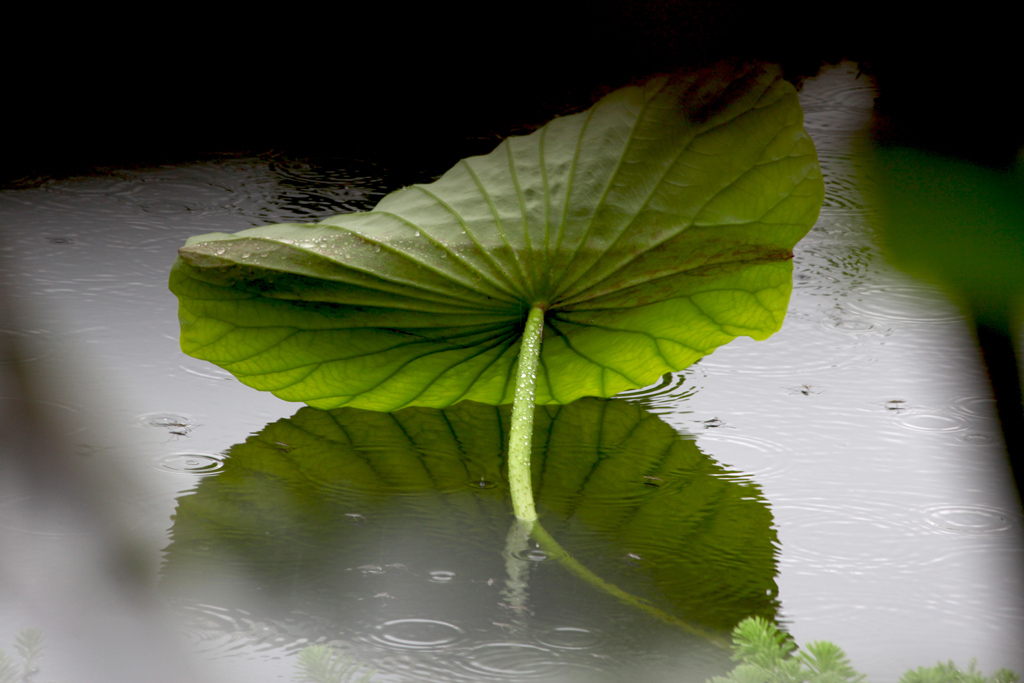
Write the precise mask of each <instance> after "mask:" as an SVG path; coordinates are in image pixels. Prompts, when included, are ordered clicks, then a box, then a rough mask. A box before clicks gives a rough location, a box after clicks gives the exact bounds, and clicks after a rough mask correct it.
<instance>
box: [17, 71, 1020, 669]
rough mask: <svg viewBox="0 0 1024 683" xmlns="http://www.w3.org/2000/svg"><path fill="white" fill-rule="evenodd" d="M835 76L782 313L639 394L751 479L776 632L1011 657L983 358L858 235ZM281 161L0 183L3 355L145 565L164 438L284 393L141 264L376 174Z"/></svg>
mask: <svg viewBox="0 0 1024 683" xmlns="http://www.w3.org/2000/svg"><path fill="white" fill-rule="evenodd" d="M855 73H856V70H855V67H850V66H848V65H843V66H840V67H839V68H837V69H835V70H833V71H831V72H828V73H826V74H825V75H823V76H821V77H820V78H819V79H815V80H812V81H810V82H808V83H807V84H806V86H805V88H804V91H803V93H802V100H803V102H804V106H805V109H806V113H807V128H808V130H809V132H810V133H811V135H812V136H813V137H814V138H815V142H816V144H817V146H818V150H819V154H820V156H821V160H822V168H823V171H824V173H825V176H826V186H827V192H828V199H827V201H826V206H825V208H824V210H823V212H822V217H821V219H820V220H819V222H818V225H817V226H816V227H815V229H814V231H812V233H811V235H810V236H809V237H808V238H807V239H806V240H805V241H804V242H802V243H801V245H800V246H799V247H798V249H797V255H796V269H797V280H796V289H795V291H794V296H793V301H792V305H791V309H790V312H789V315H788V318H787V322H786V325H785V326H784V328H783V330H782V331H781V332H780V333H779V334H778V335H776V336H775V337H773V338H772V339H771V340H769V341H767V342H763V343H754V342H750V341H749V340H743V339H741V340H737V341H736V342H734V343H733V344H731V345H729V346H728V347H725V348H723V349H720V350H719V351H718V352H716V353H715V354H714V355H713V356H711V357H709V358H707V359H705V360H703V361H701V362H700V363H699V364H698V365H696V366H694V367H692V368H690V369H688V370H686V371H684V372H683V373H682V374H683V384H684V386H687V385H689V386H691V387H693V388H695V389H696V392H695V393H694V394H693V395H692V396H690V397H689V398H686V399H684V400H673V401H667V402H664V403H659V401H658V399H657V397H655V398H654V399H652V400H651V403H652V404H653V405H654V407H655V410H656V412H658V413H659V414H661V415H662V417H663V419H665V420H666V421H667V422H669V423H670V424H672V425H673V426H675V427H676V428H677V429H679V430H680V431H683V432H686V433H691V434H695V435H697V437H698V443H699V445H700V446H701V448H702V449H703V450H704V451H705V452H706V453H708V454H709V455H710V456H711V457H713V458H715V459H716V460H718V461H719V462H721V463H723V464H725V465H727V466H730V467H733V468H736V469H738V470H741V471H744V472H749V473H752V474H753V476H754V478H755V480H756V481H758V483H760V484H761V486H762V487H763V490H764V493H765V495H766V497H767V499H768V501H769V503H770V505H771V509H772V512H773V514H774V516H775V522H776V525H777V528H778V530H779V538H780V541H781V555H780V576H779V579H778V580H779V586H780V599H781V601H782V618H783V620H784V623H785V624H786V625H787V626H788V628H789V630H790V631H791V632H792V633H793V635H794V636H795V637H796V639H797V641H798V642H801V643H805V642H808V641H811V640H815V639H829V640H833V641H835V642H837V643H838V644H840V645H841V646H842V647H844V648H845V649H846V650H847V653H848V654H849V655H850V657H851V659H852V660H853V662H854V665H855V666H857V667H858V668H860V669H861V670H863V671H865V672H866V673H868V674H869V678H870V679H872V680H875V681H885V680H895V679H896V678H897V677H898V675H899V674H900V673H902V672H903V671H904V670H906V669H907V668H911V667H917V666H921V665H930V664H933V663H934V662H935V661H937V660H943V661H944V660H948V659H955V660H956V661H957V662H959V663H961V664H964V665H966V663H967V661H968V660H969V659H970V658H971V657H974V656H976V657H978V659H979V664H980V666H981V667H982V668H983V669H984V670H985V671H986V672H990V671H992V670H993V669H995V668H998V667H1000V666H1008V667H1012V668H1015V669H1017V670H1018V671H1022V672H1024V654H1021V652H1020V647H1019V643H1020V642H1024V604H1022V602H1024V585H1022V578H1021V577H1022V575H1024V572H1022V571H1021V569H1022V567H1021V547H1022V546H1021V535H1022V524H1021V520H1020V516H1019V512H1018V510H1016V509H1015V508H1014V504H1015V503H1014V501H1013V498H1012V491H1010V490H1009V488H1008V487H1007V485H1006V477H1007V476H1008V470H1007V469H1006V466H1005V465H1004V463H1003V461H1002V455H1001V453H1000V452H999V446H998V434H997V431H996V424H995V421H994V418H993V417H992V416H991V414H990V413H989V410H990V402H989V399H988V396H987V391H988V390H987V387H986V385H985V383H984V374H983V369H982V367H981V365H980V362H979V360H978V355H977V351H976V350H975V348H974V346H973V344H972V340H971V337H970V334H969V332H968V329H967V327H966V325H965V324H964V322H963V320H962V319H961V318H960V316H959V314H958V312H957V310H956V309H955V307H953V306H952V305H951V304H949V303H948V302H946V301H945V300H944V299H943V298H942V297H941V295H937V294H936V293H935V292H934V291H933V290H931V289H930V288H928V287H926V286H924V285H919V284H917V283H915V282H913V281H911V280H908V279H907V278H904V277H903V276H901V275H899V274H897V273H895V272H894V271H893V269H892V268H891V267H890V266H888V265H887V264H885V262H884V261H883V259H882V257H881V256H880V253H879V251H878V249H877V248H876V247H875V246H874V245H873V243H872V241H871V238H870V236H869V234H868V230H867V226H866V217H867V209H866V208H865V207H864V204H863V200H862V199H861V198H860V197H859V194H858V192H857V190H856V178H855V169H854V164H855V161H856V157H855V156H854V150H853V144H854V142H855V140H856V138H857V135H858V134H859V131H860V130H862V129H863V126H864V125H865V124H866V122H867V119H868V117H869V116H870V108H871V105H872V93H871V90H870V86H869V84H867V83H865V81H864V79H863V78H862V79H860V80H855V79H854V75H855ZM357 175H359V174H357ZM281 179H282V175H281V173H280V168H279V167H278V166H275V165H274V164H273V163H269V162H268V161H267V160H253V159H249V160H245V159H238V160H229V161H224V162H219V163H208V164H200V165H195V166H180V167H168V168H158V169H151V170H143V171H114V172H111V173H110V174H108V175H105V176H101V177H94V178H86V179H78V180H69V181H60V182H51V183H47V184H45V185H43V186H42V187H40V188H36V189H29V190H20V191H6V192H2V193H0V230H2V244H0V247H2V248H3V249H4V250H5V251H4V262H5V263H11V264H13V265H15V266H16V267H17V271H18V272H17V274H15V273H14V271H13V270H12V269H9V268H7V267H6V266H5V267H4V268H3V270H2V271H0V278H3V279H4V281H5V282H6V283H7V285H8V287H9V288H10V289H12V290H13V293H14V299H15V304H17V306H18V307H19V308H20V310H21V312H22V313H23V315H24V318H25V320H26V321H27V322H25V324H24V325H20V326H18V327H17V328H16V329H13V330H12V329H11V328H10V327H8V324H7V323H5V322H3V321H0V329H3V330H4V331H6V332H12V333H15V334H17V335H18V336H19V338H21V339H24V340H26V343H27V344H28V348H30V349H31V354H30V356H31V357H30V359H29V360H28V361H26V365H27V366H30V367H32V368H33V369H36V370H38V371H40V372H43V373H45V375H46V383H45V384H46V387H47V389H48V390H49V395H48V396H47V398H46V400H48V401H51V402H52V403H54V404H55V405H56V406H57V407H55V409H54V411H53V418H54V419H55V420H56V421H57V424H58V425H67V426H69V431H70V432H71V433H70V434H69V438H68V440H69V443H70V444H71V448H72V449H74V450H76V452H78V453H79V454H80V455H82V456H83V457H82V461H84V463H85V464H86V465H87V467H90V468H93V469H95V470H99V471H102V472H104V473H105V474H107V475H110V476H112V477H113V478H115V479H124V478H128V479H130V480H131V481H132V482H133V484H134V487H133V488H131V489H130V490H129V492H124V493H123V494H121V495H119V496H118V499H117V505H116V506H114V507H115V508H116V511H117V512H119V513H121V515H122V517H123V518H124V519H125V520H127V522H128V524H127V526H128V527H129V528H130V529H131V530H132V531H133V533H134V534H135V536H136V537H137V539H138V540H139V543H140V547H141V556H142V558H143V560H142V561H143V563H144V564H146V566H147V567H148V568H149V569H151V570H152V571H154V572H155V570H156V568H157V566H158V564H159V560H160V554H159V551H160V549H161V548H162V547H163V546H164V545H166V542H167V536H166V532H167V528H168V526H169V524H170V521H169V520H170V515H171V514H172V512H173V509H174V506H175V501H176V496H177V495H178V494H179V493H180V492H182V491H185V490H188V489H190V488H192V486H194V482H195V480H196V475H193V474H188V473H187V472H184V473H183V472H182V471H181V470H182V468H185V469H187V468H188V467H190V466H196V465H189V464H188V463H189V462H190V461H189V458H190V457H192V458H193V460H196V461H199V460H203V459H204V458H206V459H207V461H215V460H216V459H217V458H219V457H220V454H221V453H222V452H223V451H224V450H226V449H227V448H229V447H230V446H232V445H233V444H236V443H238V442H240V441H242V440H244V438H245V437H246V436H247V435H249V434H250V433H253V432H256V431H258V430H260V429H262V428H263V427H264V426H265V425H266V424H267V423H269V422H272V421H274V420H276V419H279V418H282V417H286V416H290V415H292V414H293V413H294V412H295V410H296V409H297V407H298V406H296V405H294V404H290V403H285V402H283V401H280V400H278V399H276V398H274V397H273V396H271V395H270V394H264V393H260V392H256V391H253V390H251V389H249V388H247V387H245V386H243V385H241V384H240V383H238V382H237V381H235V380H233V379H231V378H230V377H228V376H226V375H225V374H224V373H223V372H222V371H220V370H219V369H217V368H215V367H214V366H212V365H209V364H207V363H204V362H201V361H197V360H194V359H191V358H188V357H186V356H184V355H182V354H181V352H180V350H179V348H178V341H177V338H178V323H177V316H176V300H175V298H174V297H173V295H171V294H170V292H168V291H167V287H166V277H167V271H168V269H169V267H170V264H171V263H172V262H173V260H174V256H175V251H176V249H177V248H178V247H179V246H180V245H181V244H182V243H183V242H184V241H185V239H186V238H187V237H188V236H190V235H193V234H196V233H201V232H209V231H212V230H218V231H224V232H234V231H237V230H241V229H244V228H247V227H251V226H253V225H260V224H263V223H266V222H272V221H285V220H312V219H314V218H316V217H317V216H316V215H311V214H315V213H316V212H317V211H321V210H322V211H323V213H322V214H321V215H329V214H330V213H332V212H334V211H340V210H344V209H345V208H347V207H349V206H353V207H356V208H359V207H360V206H361V205H359V204H358V202H360V201H363V200H365V199H366V198H368V197H370V198H372V197H375V196H377V195H379V193H380V191H381V188H382V184H381V183H380V182H379V181H377V180H374V179H372V178H360V179H357V180H355V181H354V182H353V186H350V187H339V186H337V185H325V186H323V187H317V188H316V193H315V195H314V197H313V201H309V199H308V196H307V195H303V193H302V192H301V191H299V190H297V189H295V187H293V186H292V185H285V184H282V180H281ZM289 198H291V199H289ZM369 203H370V204H372V201H371V202H369ZM332 207H333V208H332ZM61 416H64V417H61ZM72 426H73V427H72ZM57 428H58V429H59V428H60V426H58V427H57ZM190 454H191V456H190ZM213 466H214V467H215V465H213ZM7 505H8V507H10V503H9V502H8V503H7ZM12 519H15V518H14V517H13V516H11V515H10V514H8V515H6V516H5V517H4V520H5V522H7V523H6V525H5V527H4V528H5V532H4V535H3V536H0V540H2V541H3V542H4V544H5V547H4V549H3V550H2V552H3V555H4V556H5V558H10V557H11V556H12V554H13V553H15V552H16V549H17V548H19V547H21V546H20V544H27V543H29V541H32V542H38V541H39V538H40V537H44V538H49V539H50V540H49V541H44V545H46V548H47V550H46V552H44V553H42V555H41V556H45V557H52V556H50V555H47V553H50V552H54V553H58V552H59V550H60V547H61V543H60V542H59V541H53V538H52V537H53V534H51V535H50V536H47V535H46V533H40V532H41V531H43V532H45V530H40V529H33V528H31V527H25V525H24V524H22V523H21V522H18V523H14V522H11V521H10V520H12ZM58 536H59V534H58ZM9 561H10V560H9V559H8V560H5V562H9ZM55 580H56V579H55ZM0 595H2V594H0ZM0 609H2V612H3V614H4V616H3V617H2V618H0V648H5V649H10V648H9V646H10V643H11V642H12V637H13V634H14V633H16V631H17V629H18V628H21V627H23V626H26V625H30V624H28V623H25V622H23V621H22V617H24V618H29V617H30V616H31V611H32V609H33V607H32V606H31V605H26V604H24V601H23V600H19V599H17V598H16V597H12V596H11V595H10V594H9V593H8V594H6V595H4V596H3V598H2V602H0ZM54 637H55V638H57V637H58V634H54ZM56 650H57V647H56V646H54V647H53V648H51V652H50V653H49V654H48V655H47V657H48V658H52V659H53V660H55V663H54V666H55V667H56V666H59V665H60V662H59V655H58V653H57V652H56ZM278 654H279V653H278ZM273 659H275V656H269V660H273ZM243 660H244V661H243ZM269 660H268V659H261V658H260V656H258V655H256V654H251V655H250V656H248V657H236V658H234V659H231V658H226V659H223V660H222V661H220V662H219V663H218V664H217V667H218V672H217V674H216V679H217V680H229V674H228V670H229V669H230V670H231V671H233V672H234V674H230V675H237V676H239V678H238V680H246V676H251V675H252V674H253V672H257V671H259V672H263V674H266V673H268V672H269V671H271V670H273V671H276V672H278V673H279V674H280V675H281V676H283V677H284V678H285V679H287V678H288V677H289V672H290V671H291V668H290V666H291V665H290V662H289V661H287V660H281V661H276V663H274V662H269ZM44 661H49V660H44ZM232 667H234V668H232ZM267 667H269V668H267ZM260 675H262V674H260ZM45 677H46V678H65V679H67V680H69V681H73V680H82V679H81V678H76V676H75V675H74V672H73V670H70V669H69V670H66V671H65V670H59V671H58V670H54V671H53V673H52V674H51V673H46V674H45ZM248 680H256V679H254V678H249V679H248Z"/></svg>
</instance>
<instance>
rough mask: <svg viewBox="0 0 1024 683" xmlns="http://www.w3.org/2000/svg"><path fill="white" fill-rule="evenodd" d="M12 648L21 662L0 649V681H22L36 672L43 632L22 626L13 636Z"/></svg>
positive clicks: (13, 682) (40, 653)
mask: <svg viewBox="0 0 1024 683" xmlns="http://www.w3.org/2000/svg"><path fill="white" fill-rule="evenodd" d="M14 650H15V652H17V653H18V656H19V657H21V664H20V666H19V664H18V663H16V662H15V661H14V659H13V658H12V657H11V656H10V655H8V654H7V653H6V652H4V651H3V650H0V683H24V682H25V681H28V680H29V678H30V677H31V676H32V675H33V674H34V673H36V671H37V670H38V668H39V660H40V658H41V657H42V654H43V632H42V631H40V630H39V629H37V628H23V629H22V630H20V631H19V632H18V635H17V636H15V638H14Z"/></svg>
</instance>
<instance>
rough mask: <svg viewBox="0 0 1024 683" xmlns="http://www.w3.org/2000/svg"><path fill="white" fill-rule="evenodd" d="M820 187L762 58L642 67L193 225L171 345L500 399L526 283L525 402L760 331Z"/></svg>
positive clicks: (806, 141)
mask: <svg viewBox="0 0 1024 683" xmlns="http://www.w3.org/2000/svg"><path fill="white" fill-rule="evenodd" d="M823 193H824V190H823V183H822V179H821V173H820V169H819V167H818V162H817V157H816V154H815V151H814V146H813V144H812V143H811V140H810V138H809V137H808V135H807V134H806V132H805V131H804V130H803V112H802V110H801V108H800V105H799V102H798V101H797V96H796V92H795V90H794V89H793V87H792V86H791V85H790V84H789V83H787V82H785V81H783V80H781V78H780V76H779V73H778V71H777V70H776V69H774V68H768V67H756V68H755V67H744V68H742V69H734V68H731V67H716V68H714V69H707V70H703V71H699V72H696V73H690V74H686V75H675V76H672V77H660V78H655V79H653V80H651V81H649V82H648V83H646V84H644V85H642V86H633V87H628V88H624V89H621V90H618V91H615V92H613V93H611V94H610V95H608V96H606V97H605V98H604V99H602V100H601V101H600V102H598V103H597V104H596V105H595V106H594V107H593V108H591V109H590V110H588V111H586V112H584V113H580V114H575V115H572V116H566V117H563V118H558V119H555V120H554V121H552V122H550V123H548V124H547V125H546V126H544V127H543V128H541V129H540V130H538V131H536V132H534V133H532V134H531V135H528V136H525V137H513V138H509V139H507V140H505V141H504V142H503V143H502V144H501V145H499V146H498V148H497V149H496V150H495V151H494V152H492V153H491V154H489V155H487V156H482V157H473V158H469V159H464V160H462V161H461V162H459V163H458V164H457V165H456V166H455V167H454V168H453V169H451V170H450V171H449V172H448V173H446V174H445V175H444V176H443V177H442V178H441V179H440V180H438V181H437V182H434V183H431V184H428V185H414V186H411V187H407V188H404V189H402V190H399V191H397V192H395V193H392V194H390V195H388V196H387V197H385V198H384V199H383V200H381V202H380V203H379V204H378V206H377V207H376V208H375V209H374V210H373V211H369V212H366V213H358V214H345V215H341V216H335V217H333V218H330V219H328V220H325V221H323V222H322V223H319V224H316V225H295V224H285V225H273V226H267V227H261V228H254V229H250V230H244V231H242V232H240V233H237V234H235V235H228V234H224V233H214V234H209V235H202V236H200V237H195V238H192V239H190V240H189V241H188V243H187V245H186V246H185V247H184V248H182V249H181V250H180V252H179V254H180V258H179V260H178V262H177V263H176V264H175V267H174V269H173V270H172V273H171V289H172V290H173V291H174V293H175V294H176V295H177V296H178V297H179V299H180V303H181V305H180V317H181V323H182V348H183V349H184V351H185V352H186V353H188V354H190V355H193V356H196V357H198V358H202V359H206V360H209V361H212V362H214V363H216V364H218V365H220V366H221V367H223V368H225V369H227V370H228V371H230V372H232V373H233V374H235V375H236V376H237V377H238V378H239V379H240V380H241V381H243V382H245V383H246V384H248V385H250V386H253V387H256V388H258V389H263V390H268V391H272V392H274V394H276V395H277V396H279V397H281V398H284V399H287V400H293V401H305V402H306V403H309V404H310V405H312V406H315V407H319V408H334V407H339V406H343V405H347V406H353V407H361V408H370V409H374V410H396V409H398V408H401V407H404V406H411V405H420V406H432V407H443V406H447V405H451V404H453V403H455V402H458V401H461V400H463V399H473V400H477V401H482V402H486V403H492V404H501V403H509V402H511V401H512V394H513V381H512V379H511V378H512V377H513V371H514V368H515V363H516V357H517V352H518V345H519V339H520V335H521V332H522V329H523V323H524V319H525V317H526V313H527V311H528V309H529V308H530V307H531V306H534V305H538V304H539V305H541V306H542V307H543V308H545V309H546V311H547V313H546V316H545V330H544V337H545V340H544V344H543V348H542V351H541V358H540V371H539V372H538V376H537V390H536V391H537V393H536V402H537V403H538V404H547V403H567V402H570V401H573V400H575V399H577V398H579V397H581V396H610V395H612V394H615V393H617V392H620V391H623V390H626V389H630V388H634V387H638V386H643V385H646V384H649V383H650V382H651V381H653V380H654V379H656V378H657V377H659V376H661V375H662V374H664V373H665V372H668V371H673V370H678V369H681V368H683V367H685V366H687V365H689V364H690V363H692V362H694V361H695V360H697V359H698V358H700V357H701V356H703V355H706V354H708V353H710V352H711V351H713V350H714V349H715V348H717V347H718V346H721V345H722V344H725V343H727V342H729V341H731V340H732V339H733V338H735V337H736V336H738V335H748V336H750V337H753V338H755V339H763V338H765V337H767V336H769V335H771V334H772V333H774V332H775V331H777V330H778V329H779V327H780V326H781V324H782V318H783V315H784V313H785V309H786V306H787V304H788V300H789V294H790V291H791V286H792V278H791V272H792V270H791V269H792V265H791V261H790V258H791V256H792V248H793V246H794V245H795V244H796V242H797V241H798V240H799V239H800V238H801V237H802V236H803V235H804V234H805V233H806V232H807V231H808V230H809V229H810V227H811V225H812V224H813V223H814V221H815V219H816V217H817V215H818V210H819V208H820V206H821V202H822V198H823Z"/></svg>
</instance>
